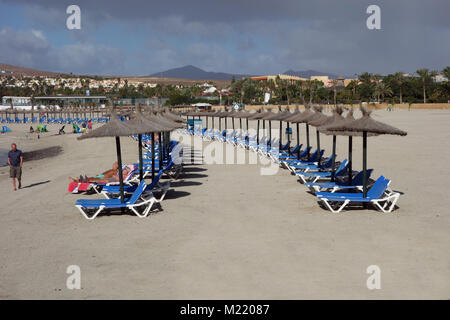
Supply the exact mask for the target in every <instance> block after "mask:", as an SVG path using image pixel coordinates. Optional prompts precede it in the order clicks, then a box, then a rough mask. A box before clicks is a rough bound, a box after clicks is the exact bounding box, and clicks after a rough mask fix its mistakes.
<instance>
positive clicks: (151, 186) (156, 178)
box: [147, 170, 164, 190]
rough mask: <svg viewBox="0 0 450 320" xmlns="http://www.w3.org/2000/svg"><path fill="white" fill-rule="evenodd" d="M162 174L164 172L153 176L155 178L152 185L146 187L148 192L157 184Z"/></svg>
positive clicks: (161, 171)
mask: <svg viewBox="0 0 450 320" xmlns="http://www.w3.org/2000/svg"><path fill="white" fill-rule="evenodd" d="M163 172H164V170H160V171H158V174H157V175H156V176H155V178H154V179H153V181H152V183H151V184H149V185H148V186H147V189H148V190H151V189H153V188H154V187H155V186H156V185H157V184H158V182H159V179H160V178H161V176H162V174H163Z"/></svg>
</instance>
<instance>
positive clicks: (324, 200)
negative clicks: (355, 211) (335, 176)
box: [320, 198, 350, 213]
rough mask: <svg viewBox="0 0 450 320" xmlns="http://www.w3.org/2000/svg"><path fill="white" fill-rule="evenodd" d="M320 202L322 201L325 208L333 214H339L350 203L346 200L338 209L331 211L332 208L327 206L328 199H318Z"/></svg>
mask: <svg viewBox="0 0 450 320" xmlns="http://www.w3.org/2000/svg"><path fill="white" fill-rule="evenodd" d="M320 200H322V201H323V202H324V203H325V205H326V206H327V208H328V209H329V210H330V211H331V212H333V213H339V212H341V210H342V209H344V208H345V206H346V205H347V204H348V203H349V202H350V200H348V199H347V200H345V201H344V203H343V204H342V205H341V206H340V207H339V209H337V210H335V209H333V207H332V206H331V205H330V204H329V202H328V199H326V198H320Z"/></svg>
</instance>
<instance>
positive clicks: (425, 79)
mask: <svg viewBox="0 0 450 320" xmlns="http://www.w3.org/2000/svg"><path fill="white" fill-rule="evenodd" d="M416 73H417V74H418V75H419V78H420V81H421V82H422V88H423V103H427V85H429V84H430V82H432V79H433V77H434V76H435V75H436V72H435V71H430V70H428V69H425V68H424V69H419V70H417V71H416Z"/></svg>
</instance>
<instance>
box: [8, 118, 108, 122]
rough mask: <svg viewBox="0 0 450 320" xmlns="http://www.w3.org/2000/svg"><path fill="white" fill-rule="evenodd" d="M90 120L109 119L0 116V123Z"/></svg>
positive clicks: (103, 119) (104, 119)
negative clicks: (0, 117)
mask: <svg viewBox="0 0 450 320" xmlns="http://www.w3.org/2000/svg"><path fill="white" fill-rule="evenodd" d="M89 120H91V121H92V122H93V123H106V122H108V121H109V118H107V117H100V118H89V119H88V118H47V117H41V118H37V117H33V118H30V117H25V118H10V117H6V118H2V119H0V122H1V123H47V124H52V123H56V124H71V123H78V124H81V123H83V121H84V122H88V121H89Z"/></svg>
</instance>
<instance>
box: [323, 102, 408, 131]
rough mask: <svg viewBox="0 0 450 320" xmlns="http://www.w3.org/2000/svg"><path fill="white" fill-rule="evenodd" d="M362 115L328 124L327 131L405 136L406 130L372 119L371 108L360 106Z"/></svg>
mask: <svg viewBox="0 0 450 320" xmlns="http://www.w3.org/2000/svg"><path fill="white" fill-rule="evenodd" d="M360 109H361V112H362V114H363V116H362V117H361V118H359V119H357V120H353V121H345V122H344V123H342V124H338V125H335V126H330V127H329V128H328V130H329V131H348V132H368V133H375V134H394V135H400V136H406V135H407V132H406V131H403V130H400V129H397V128H395V127H393V126H390V125H388V124H385V123H383V122H380V121H377V120H375V119H373V118H372V117H371V116H370V114H371V113H372V111H371V110H368V109H366V108H364V107H362V106H361V107H360Z"/></svg>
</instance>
